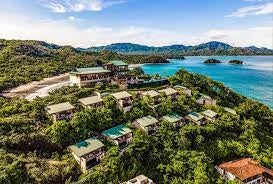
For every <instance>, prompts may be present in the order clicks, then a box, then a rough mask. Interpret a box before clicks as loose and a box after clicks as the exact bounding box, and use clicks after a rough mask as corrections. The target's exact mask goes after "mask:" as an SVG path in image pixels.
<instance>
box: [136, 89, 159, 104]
mask: <svg viewBox="0 0 273 184" xmlns="http://www.w3.org/2000/svg"><path fill="white" fill-rule="evenodd" d="M141 96H142V98H145V97H148V98H149V97H150V98H151V99H152V103H153V107H157V106H158V105H160V102H161V96H160V93H158V92H156V91H155V90H150V91H144V92H142V93H141Z"/></svg>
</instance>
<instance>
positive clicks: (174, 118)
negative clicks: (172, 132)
mask: <svg viewBox="0 0 273 184" xmlns="http://www.w3.org/2000/svg"><path fill="white" fill-rule="evenodd" d="M163 119H164V120H166V121H168V122H170V123H176V122H178V121H181V120H182V119H183V117H182V116H179V115H178V114H176V113H172V114H168V115H166V116H163Z"/></svg>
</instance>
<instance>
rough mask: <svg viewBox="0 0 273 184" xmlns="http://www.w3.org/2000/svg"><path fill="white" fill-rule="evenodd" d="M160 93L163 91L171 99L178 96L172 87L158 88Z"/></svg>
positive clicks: (175, 98)
mask: <svg viewBox="0 0 273 184" xmlns="http://www.w3.org/2000/svg"><path fill="white" fill-rule="evenodd" d="M159 92H160V93H164V94H165V95H166V96H167V97H169V98H171V99H172V100H177V99H178V97H179V93H178V91H176V90H175V89H173V88H166V89H162V90H159Z"/></svg>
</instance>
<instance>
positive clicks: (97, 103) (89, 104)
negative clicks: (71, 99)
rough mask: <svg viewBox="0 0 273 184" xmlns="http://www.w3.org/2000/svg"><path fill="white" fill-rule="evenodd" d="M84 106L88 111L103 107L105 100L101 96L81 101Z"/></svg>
mask: <svg viewBox="0 0 273 184" xmlns="http://www.w3.org/2000/svg"><path fill="white" fill-rule="evenodd" d="M79 102H81V104H82V106H83V107H85V108H88V109H91V108H97V107H103V100H102V99H101V98H100V97H99V96H90V97H86V98H81V99H79Z"/></svg>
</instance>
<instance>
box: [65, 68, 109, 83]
mask: <svg viewBox="0 0 273 184" xmlns="http://www.w3.org/2000/svg"><path fill="white" fill-rule="evenodd" d="M110 74H111V71H110V70H106V69H104V68H103V67H92V68H77V69H76V71H74V72H70V82H71V84H72V85H77V86H79V87H82V86H85V85H87V84H89V83H96V82H102V81H108V82H109V81H110Z"/></svg>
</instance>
